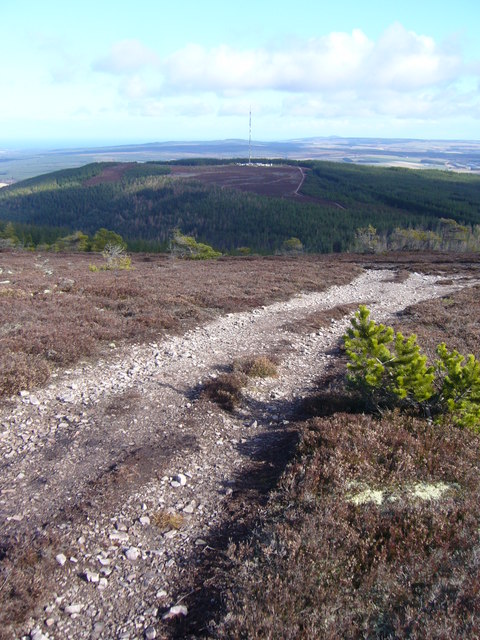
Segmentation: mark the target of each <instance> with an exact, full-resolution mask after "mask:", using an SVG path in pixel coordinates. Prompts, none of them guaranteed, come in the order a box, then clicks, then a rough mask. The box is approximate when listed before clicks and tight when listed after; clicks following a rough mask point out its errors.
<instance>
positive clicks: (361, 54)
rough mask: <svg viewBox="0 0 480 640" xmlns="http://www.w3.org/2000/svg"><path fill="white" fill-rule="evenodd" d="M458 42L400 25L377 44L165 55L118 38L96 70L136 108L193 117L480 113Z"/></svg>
mask: <svg viewBox="0 0 480 640" xmlns="http://www.w3.org/2000/svg"><path fill="white" fill-rule="evenodd" d="M478 68H479V66H478V63H477V62H475V61H473V62H470V63H469V65H468V66H467V65H466V64H465V63H464V61H463V59H462V54H461V50H460V49H459V47H458V46H457V44H456V42H455V41H452V40H450V41H449V42H447V43H445V44H443V43H438V42H436V41H435V40H434V39H433V38H431V37H429V36H427V35H419V34H417V33H415V32H413V31H408V30H406V29H405V28H404V27H403V26H402V25H401V24H399V23H395V24H393V25H391V26H390V27H388V28H387V29H386V30H385V31H384V32H383V34H381V36H380V37H379V38H378V39H377V40H376V41H374V40H372V39H370V38H369V37H368V36H367V35H366V34H365V33H364V32H363V31H361V30H360V29H354V30H353V31H352V32H351V33H345V32H333V33H330V34H327V35H324V36H321V37H318V38H314V39H310V40H303V41H302V40H296V41H290V42H289V43H288V44H286V45H285V46H284V47H283V48H279V47H276V48H275V47H271V48H267V47H263V48H256V49H238V48H234V47H232V46H229V45H226V44H221V45H219V46H216V47H213V48H206V47H204V46H202V45H200V44H194V43H191V44H189V45H187V46H185V47H184V48H182V49H180V50H178V51H175V52H173V53H172V54H170V55H169V56H166V57H164V58H160V56H158V55H157V54H156V53H155V52H154V51H152V50H151V49H149V48H148V47H146V46H145V45H143V44H142V43H141V42H139V41H137V40H123V41H121V42H118V43H116V44H114V45H113V46H112V48H111V50H110V52H109V53H108V55H106V56H104V57H103V58H101V59H99V60H97V61H96V62H95V63H94V69H95V70H97V71H102V72H105V73H109V74H112V79H113V78H114V77H115V76H120V78H119V79H118V80H115V81H116V82H117V91H118V93H119V96H120V97H121V99H122V100H123V102H124V103H125V104H126V106H127V108H128V110H129V111H130V112H134V113H137V114H141V115H148V116H157V115H163V114H165V113H169V114H176V115H188V116H189V117H197V116H202V115H210V114H214V113H215V114H217V115H219V116H229V117H232V118H235V117H243V116H245V114H248V109H249V105H251V104H253V105H254V111H255V113H256V114H258V115H259V116H263V115H264V116H265V118H267V117H268V114H276V115H282V116H285V117H295V118H305V119H308V118H317V119H340V118H351V119H352V120H354V119H359V118H372V117H373V118H375V117H376V116H379V115H380V116H382V117H383V116H385V117H386V116H391V117H392V118H396V119H408V118H409V117H411V118H415V119H425V120H426V119H428V118H434V117H453V116H455V110H456V109H457V110H458V112H459V113H461V114H466V115H472V116H473V117H478V110H479V109H478V103H479V98H478V91H474V90H472V85H471V82H470V88H469V89H468V90H467V89H466V85H468V80H470V81H471V80H472V79H473V76H475V70H478Z"/></svg>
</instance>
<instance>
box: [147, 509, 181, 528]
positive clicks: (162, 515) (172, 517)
mask: <svg viewBox="0 0 480 640" xmlns="http://www.w3.org/2000/svg"><path fill="white" fill-rule="evenodd" d="M184 520H185V519H184V517H183V516H182V514H181V513H171V512H170V511H165V510H164V509H161V510H160V511H156V512H155V513H154V514H153V516H152V517H151V522H152V524H154V525H155V526H156V527H158V528H159V529H160V530H161V531H170V530H171V529H181V528H182V526H183V523H184Z"/></svg>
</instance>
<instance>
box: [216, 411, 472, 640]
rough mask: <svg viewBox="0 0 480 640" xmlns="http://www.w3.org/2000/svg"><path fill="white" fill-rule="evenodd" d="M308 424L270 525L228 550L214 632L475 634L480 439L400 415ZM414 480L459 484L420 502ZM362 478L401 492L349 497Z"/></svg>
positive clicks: (275, 635) (338, 417) (389, 635)
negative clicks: (223, 612) (376, 498)
mask: <svg viewBox="0 0 480 640" xmlns="http://www.w3.org/2000/svg"><path fill="white" fill-rule="evenodd" d="M302 433H303V436H302V443H301V446H300V449H299V451H298V455H297V458H296V460H295V461H294V462H293V463H292V464H291V466H290V468H289V470H288V472H287V473H286V474H285V476H284V478H283V481H282V483H281V486H280V488H279V490H278V491H277V493H276V494H275V495H274V496H273V498H272V499H271V501H270V505H269V508H268V524H267V525H265V526H263V527H261V528H260V529H259V530H258V531H257V532H256V534H255V535H254V537H253V539H252V540H251V541H250V542H249V543H248V544H240V545H237V546H233V547H231V548H230V558H231V560H232V562H233V563H234V565H235V566H236V571H237V575H236V576H235V578H234V579H233V580H232V577H230V583H231V585H232V586H231V590H230V592H229V600H228V608H229V615H228V616H227V618H225V620H224V622H223V623H222V624H221V625H220V629H219V631H218V637H221V638H249V639H250V638H252V639H254V638H282V639H283V638H284V639H286V640H288V639H292V640H293V639H294V638H295V639H303V638H304V639H305V640H306V639H309V640H310V639H311V638H332V639H333V638H467V637H469V638H473V637H477V635H478V633H479V632H480V599H479V594H478V588H479V584H480V583H479V578H480V575H479V572H480V564H479V561H478V522H479V519H480V480H479V478H480V475H479V472H480V440H479V439H478V437H477V436H475V435H473V434H471V433H470V432H467V431H460V430H457V429H454V428H453V427H448V426H442V427H438V426H433V425H429V424H428V423H426V422H425V421H419V420H415V419H413V418H405V417H401V416H399V415H394V414H392V415H389V416H385V417H384V418H382V419H381V420H376V419H374V418H372V417H369V416H358V415H351V414H336V415H335V416H333V417H330V418H323V419H321V418H317V419H314V420H311V421H309V422H307V423H306V424H305V426H304V427H303V431H302ZM418 482H427V483H438V482H442V483H448V485H450V486H451V487H452V489H451V491H448V492H447V493H446V495H445V496H444V497H443V498H442V499H440V500H421V499H418V498H413V497H412V496H411V495H409V491H408V489H409V487H411V486H412V485H414V484H415V483H418ZM356 483H359V484H358V485H356ZM362 486H368V487H370V488H375V489H383V490H386V491H387V494H388V492H389V491H390V492H391V493H392V494H393V495H394V496H395V498H396V499H395V500H391V501H389V500H385V501H384V502H383V503H382V504H381V505H377V504H375V503H372V502H371V503H366V504H360V505H356V504H353V503H352V502H351V501H350V499H349V497H350V496H351V495H352V493H354V492H355V487H357V490H358V487H362ZM230 576H231V574H230Z"/></svg>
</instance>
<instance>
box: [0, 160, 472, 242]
mask: <svg viewBox="0 0 480 640" xmlns="http://www.w3.org/2000/svg"><path fill="white" fill-rule="evenodd" d="M188 162H189V163H191V164H193V163H197V164H202V163H203V164H206V163H213V162H215V163H216V164H220V161H217V160H216V161H213V160H211V159H210V160H208V159H206V160H204V159H202V160H195V159H194V160H190V161H188ZM226 162H227V161H224V162H223V163H226ZM230 162H231V161H230ZM279 162H280V161H279ZM283 162H284V161H283ZM178 163H179V162H177V164H178ZM113 164H118V163H93V164H90V165H86V166H85V167H81V168H80V169H68V170H64V171H59V172H54V173H51V174H46V175H44V176H39V177H37V178H32V179H30V180H25V181H23V182H19V183H17V184H15V185H11V186H10V187H6V188H4V189H2V190H0V221H3V222H2V224H3V233H5V231H4V229H5V225H6V223H7V222H9V223H11V224H13V225H14V227H15V232H16V235H17V236H18V237H19V239H20V236H22V237H23V239H24V243H25V244H29V243H30V242H31V244H33V245H35V246H36V245H38V244H42V243H43V244H53V243H54V242H55V241H57V240H58V239H60V238H62V237H65V236H68V235H69V234H72V233H74V232H76V231H78V230H79V229H82V232H83V233H85V234H86V235H88V236H89V237H91V236H93V235H94V234H95V233H96V231H97V230H98V229H99V228H105V229H111V230H113V231H115V232H116V233H118V234H120V235H121V236H122V237H123V238H124V239H125V241H126V242H127V243H128V248H129V250H130V251H164V250H166V249H167V247H168V242H169V238H170V234H171V231H172V229H176V228H178V229H181V230H182V232H183V233H185V234H186V235H188V236H193V237H194V238H195V239H196V240H197V241H198V242H201V243H205V244H208V245H212V246H214V247H215V248H217V249H219V250H221V251H222V252H235V251H236V250H237V249H238V248H245V247H247V248H249V249H250V250H251V251H253V252H256V253H274V252H277V251H281V250H282V247H283V246H284V243H285V242H286V241H287V240H288V239H290V238H296V239H299V241H300V243H301V245H302V246H303V248H304V250H305V251H307V252H319V253H325V252H341V251H348V250H351V249H352V248H354V247H355V244H356V242H357V241H358V230H359V229H368V227H369V226H372V227H373V228H374V229H375V233H377V234H378V235H379V237H380V236H382V237H383V236H385V237H387V236H388V237H391V236H392V234H393V233H394V231H395V229H405V230H422V231H425V232H432V233H438V230H439V228H440V226H441V225H442V224H443V223H442V222H441V220H445V219H450V220H453V221H454V222H456V223H457V224H459V225H461V226H466V227H468V228H469V229H471V230H473V229H474V227H475V225H478V224H480V208H479V202H480V177H478V176H472V175H464V174H454V173H451V172H444V171H429V170H412V169H397V168H378V167H365V166H358V165H351V164H341V163H330V162H316V161H315V162H314V161H308V162H305V163H298V162H292V163H291V164H301V165H302V166H305V167H306V168H307V177H306V180H305V182H304V185H303V187H302V193H303V194H304V195H307V196H309V198H308V199H305V200H304V201H299V200H293V199H286V198H283V199H282V198H275V197H267V196H260V195H256V194H253V193H245V192H241V191H238V190H234V189H227V188H220V187H218V186H215V185H211V184H204V183H201V182H199V181H195V180H192V179H185V178H181V179H180V178H176V177H175V178H174V177H172V176H170V175H169V173H170V168H169V166H170V165H169V164H168V163H167V164H165V163H164V164H162V163H157V162H148V163H141V164H140V163H138V164H134V165H131V166H129V167H128V168H127V169H125V170H124V171H123V172H121V176H120V178H119V179H118V180H116V181H112V182H100V183H98V184H91V183H90V184H86V183H87V181H89V179H91V178H93V177H95V176H98V175H99V174H100V173H101V172H102V171H104V170H105V168H108V167H110V166H112V165H113ZM182 164H186V162H185V161H183V162H182ZM0 233H2V227H1V226H0ZM400 235H401V234H400ZM407 235H408V234H407ZM397 236H398V234H397ZM398 243H399V244H400V242H398ZM405 244H406V245H408V242H406V243H405Z"/></svg>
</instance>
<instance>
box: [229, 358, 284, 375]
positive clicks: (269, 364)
mask: <svg viewBox="0 0 480 640" xmlns="http://www.w3.org/2000/svg"><path fill="white" fill-rule="evenodd" d="M233 370H234V371H237V372H240V373H243V374H245V375H247V376H248V377H249V378H276V377H277V375H278V360H277V359H276V358H274V357H272V356H248V357H246V358H240V359H239V360H235V362H234V363H233Z"/></svg>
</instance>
